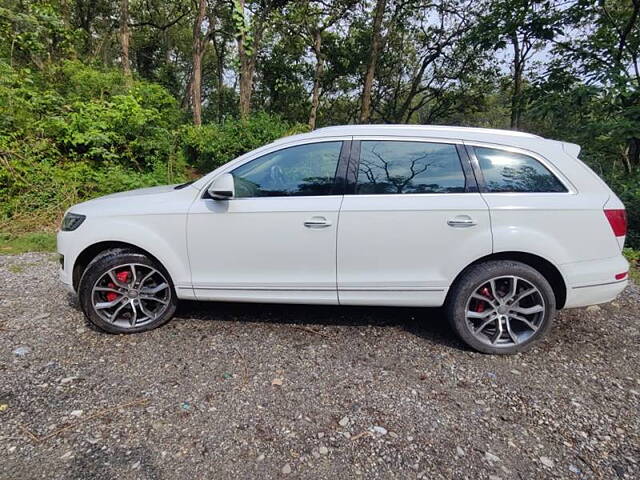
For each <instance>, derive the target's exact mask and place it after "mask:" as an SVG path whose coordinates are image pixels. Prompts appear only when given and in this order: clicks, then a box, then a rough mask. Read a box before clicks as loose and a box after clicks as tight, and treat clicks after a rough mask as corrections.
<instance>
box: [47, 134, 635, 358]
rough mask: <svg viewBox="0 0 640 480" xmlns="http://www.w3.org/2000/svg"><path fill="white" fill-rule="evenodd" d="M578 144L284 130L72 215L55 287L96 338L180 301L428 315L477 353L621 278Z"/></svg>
mask: <svg viewBox="0 0 640 480" xmlns="http://www.w3.org/2000/svg"><path fill="white" fill-rule="evenodd" d="M579 150H580V148H579V147H578V146H577V145H573V144H569V143H564V142H558V141H553V140H546V139H544V138H541V137H537V136H534V135H529V134H525V133H519V132H510V131H502V130H488V129H474V128H458V127H429V126H407V125H395V126H391V125H385V126H373V125H366V126H364V125H363V126H342V127H330V128H323V129H320V130H316V131H314V132H312V133H309V134H304V135H296V136H292V137H288V138H283V139H281V140H278V141H276V142H274V143H272V144H270V145H267V146H264V147H262V148H259V149H257V150H255V151H253V152H250V153H247V154H246V155H243V156H241V157H239V158H237V159H235V160H234V161H232V162H229V163H227V164H226V165H223V166H222V167H220V168H218V169H217V170H215V171H213V172H211V173H210V174H208V175H205V176H204V177H202V178H201V179H199V180H198V181H196V182H194V183H191V184H184V185H178V186H167V187H156V188H147V189H142V190H135V191H132V192H126V193H119V194H115V195H108V196H106V197H102V198H98V199H95V200H91V201H88V202H85V203H81V204H79V205H75V206H74V207H72V208H71V209H70V210H69V211H68V212H67V214H66V216H65V218H64V220H63V224H62V230H61V231H60V233H59V234H58V250H59V252H60V255H61V263H62V268H61V269H60V278H61V280H62V281H63V282H64V283H65V284H66V285H67V286H68V287H69V288H70V289H71V290H72V291H75V292H78V295H79V298H80V304H81V305H82V309H83V311H84V313H85V314H86V316H87V318H88V319H89V320H90V321H91V322H92V323H94V324H95V325H96V326H98V327H99V328H101V329H103V330H106V331H108V332H118V333H128V332H141V331H144V330H149V329H151V328H154V327H157V326H159V325H161V324H163V323H165V322H167V321H168V320H169V319H170V318H171V316H172V315H173V313H174V311H175V307H176V303H177V300H178V299H192V300H216V301H243V302H244V301H251V302H282V303H306V304H334V305H337V304H340V305H387V306H419V307H439V306H442V305H444V306H445V307H446V312H447V315H448V317H449V320H450V322H451V325H452V326H453V328H454V330H455V331H456V332H457V334H458V335H459V336H460V337H461V338H462V339H463V340H464V341H465V342H466V343H467V344H469V345H470V346H471V347H473V348H475V349H477V350H479V351H482V352H488V353H514V352H519V351H523V350H525V349H526V348H527V347H529V346H531V344H532V343H534V342H535V341H537V340H539V339H540V338H541V337H542V336H543V335H544V334H545V333H546V332H547V331H548V330H549V328H550V327H551V322H552V320H553V317H554V314H555V311H556V309H559V308H569V307H581V306H585V305H591V304H596V303H601V302H607V301H609V300H612V299H613V298H615V296H616V295H618V294H619V293H620V292H621V291H622V290H623V289H624V288H625V286H626V285H627V281H628V279H627V272H628V263H627V262H626V260H625V259H624V257H623V256H622V254H621V251H622V247H623V244H624V239H625V234H626V215H625V210H624V206H623V204H622V203H621V202H620V200H619V199H618V198H617V197H616V195H615V194H614V193H613V192H612V191H611V190H610V189H609V187H607V185H606V184H605V183H604V182H603V181H602V180H601V179H600V178H599V177H598V176H597V175H596V174H594V173H593V172H592V171H591V170H590V169H589V168H588V167H587V166H586V165H584V164H583V163H582V162H581V161H580V160H578V158H577V157H578V153H579Z"/></svg>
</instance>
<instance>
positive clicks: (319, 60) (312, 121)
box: [309, 31, 324, 130]
mask: <svg viewBox="0 0 640 480" xmlns="http://www.w3.org/2000/svg"><path fill="white" fill-rule="evenodd" d="M313 52H314V54H315V56H316V71H315V75H314V77H313V90H312V92H311V111H310V112H309V129H310V130H314V129H315V128H316V119H317V115H318V105H319V103H320V83H321V81H322V73H323V70H324V58H323V57H322V35H321V32H320V31H317V32H315V33H314V42H313Z"/></svg>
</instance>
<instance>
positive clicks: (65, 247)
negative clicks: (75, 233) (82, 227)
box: [56, 231, 76, 293]
mask: <svg viewBox="0 0 640 480" xmlns="http://www.w3.org/2000/svg"><path fill="white" fill-rule="evenodd" d="M69 233H71V232H62V231H60V232H58V235H57V236H56V241H57V250H58V255H60V268H59V269H58V279H59V280H60V282H61V283H62V284H63V285H64V287H65V288H66V289H67V290H68V291H69V292H71V293H76V292H75V290H74V288H73V265H74V260H75V257H74V256H73V251H72V248H71V242H70V241H69V237H68V235H69Z"/></svg>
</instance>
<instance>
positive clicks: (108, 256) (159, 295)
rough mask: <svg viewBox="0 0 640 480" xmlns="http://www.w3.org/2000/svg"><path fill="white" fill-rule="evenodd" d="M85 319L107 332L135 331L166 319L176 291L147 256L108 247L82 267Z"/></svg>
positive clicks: (153, 261) (80, 287)
mask: <svg viewBox="0 0 640 480" xmlns="http://www.w3.org/2000/svg"><path fill="white" fill-rule="evenodd" d="M78 296H79V299H80V305H81V307H82V310H83V312H84V314H85V315H86V317H87V318H88V320H89V321H90V322H91V323H92V324H94V325H95V326H96V327H98V328H100V329H101V330H104V331H107V332H111V333H136V332H142V331H146V330H151V329H152V328H156V327H158V326H160V325H162V324H164V323H166V322H168V321H169V320H170V319H171V317H172V316H173V314H174V312H175V309H176V304H177V300H176V295H175V291H174V288H173V284H172V283H171V279H170V277H169V274H168V273H167V272H166V270H165V269H164V268H163V267H162V265H159V264H158V263H157V262H156V261H155V260H153V259H151V258H149V257H148V256H146V255H144V254H142V253H139V252H136V251H131V250H125V249H112V250H108V251H106V252H103V253H102V254H100V255H98V256H97V257H96V258H95V259H94V260H93V261H92V262H91V263H90V264H89V265H88V266H87V268H86V270H85V271H84V273H83V275H82V278H81V279H80V284H79V287H78Z"/></svg>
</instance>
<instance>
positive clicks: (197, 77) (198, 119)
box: [190, 0, 207, 125]
mask: <svg viewBox="0 0 640 480" xmlns="http://www.w3.org/2000/svg"><path fill="white" fill-rule="evenodd" d="M206 7H207V3H206V0H199V4H198V14H197V16H196V21H195V23H194V24H193V72H192V74H191V86H190V88H191V108H192V110H193V124H194V125H202V98H201V94H202V56H203V53H204V41H203V38H202V32H201V29H202V21H203V19H204V15H205V11H206Z"/></svg>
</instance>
